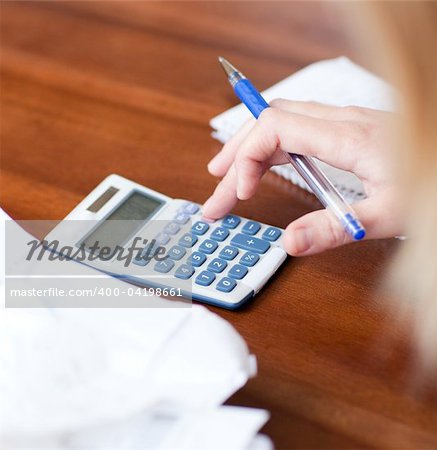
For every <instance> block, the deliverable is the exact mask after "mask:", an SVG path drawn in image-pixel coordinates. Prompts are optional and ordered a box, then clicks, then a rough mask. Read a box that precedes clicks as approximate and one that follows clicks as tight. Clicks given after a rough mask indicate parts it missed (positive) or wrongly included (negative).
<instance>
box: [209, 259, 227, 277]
mask: <svg viewBox="0 0 437 450" xmlns="http://www.w3.org/2000/svg"><path fill="white" fill-rule="evenodd" d="M227 265H228V263H227V262H226V261H223V259H220V258H215V259H213V260H212V261H211V262H210V263H209V265H208V270H211V271H213V272H215V273H220V272H223V271H224V270H225V269H226V266H227Z"/></svg>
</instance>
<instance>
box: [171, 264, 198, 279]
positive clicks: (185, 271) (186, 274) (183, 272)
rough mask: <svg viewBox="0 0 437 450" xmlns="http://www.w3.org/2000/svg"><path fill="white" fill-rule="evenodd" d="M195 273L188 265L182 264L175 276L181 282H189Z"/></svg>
mask: <svg viewBox="0 0 437 450" xmlns="http://www.w3.org/2000/svg"><path fill="white" fill-rule="evenodd" d="M193 273H194V269H193V268H192V267H191V266H189V265H188V264H182V265H181V266H179V267H178V269H177V270H176V272H175V274H174V276H175V277H176V278H180V279H181V280H188V278H191V276H192V275H193Z"/></svg>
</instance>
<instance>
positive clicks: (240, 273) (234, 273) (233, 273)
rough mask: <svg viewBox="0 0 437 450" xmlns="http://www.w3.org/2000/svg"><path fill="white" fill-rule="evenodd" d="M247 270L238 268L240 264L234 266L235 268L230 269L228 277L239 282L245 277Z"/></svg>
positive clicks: (241, 267) (242, 267)
mask: <svg viewBox="0 0 437 450" xmlns="http://www.w3.org/2000/svg"><path fill="white" fill-rule="evenodd" d="M247 272H248V269H247V267H244V266H240V264H236V265H235V266H233V267H231V269H230V270H229V272H228V275H229V276H230V277H231V278H235V279H236V280H241V279H242V278H244V277H245V276H246V275H247Z"/></svg>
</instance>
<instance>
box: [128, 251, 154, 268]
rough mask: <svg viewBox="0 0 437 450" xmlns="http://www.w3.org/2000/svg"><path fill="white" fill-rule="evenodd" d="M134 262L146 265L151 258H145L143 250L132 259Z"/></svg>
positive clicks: (138, 264)
mask: <svg viewBox="0 0 437 450" xmlns="http://www.w3.org/2000/svg"><path fill="white" fill-rule="evenodd" d="M132 262H133V263H134V264H136V265H137V266H146V265H147V264H148V263H149V262H150V259H149V258H146V257H144V258H143V252H142V251H141V252H138V255H137V256H136V257H135V258H134V259H133V260H132Z"/></svg>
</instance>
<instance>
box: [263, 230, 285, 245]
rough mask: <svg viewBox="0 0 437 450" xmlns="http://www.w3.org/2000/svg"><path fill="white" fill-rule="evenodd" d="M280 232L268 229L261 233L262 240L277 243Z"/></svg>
mask: <svg viewBox="0 0 437 450" xmlns="http://www.w3.org/2000/svg"><path fill="white" fill-rule="evenodd" d="M281 234H282V233H281V230H278V229H277V228H273V227H269V228H267V230H266V231H264V233H263V236H262V237H263V239H267V240H268V241H271V242H274V241H277V240H278V238H279V236H280V235H281Z"/></svg>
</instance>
